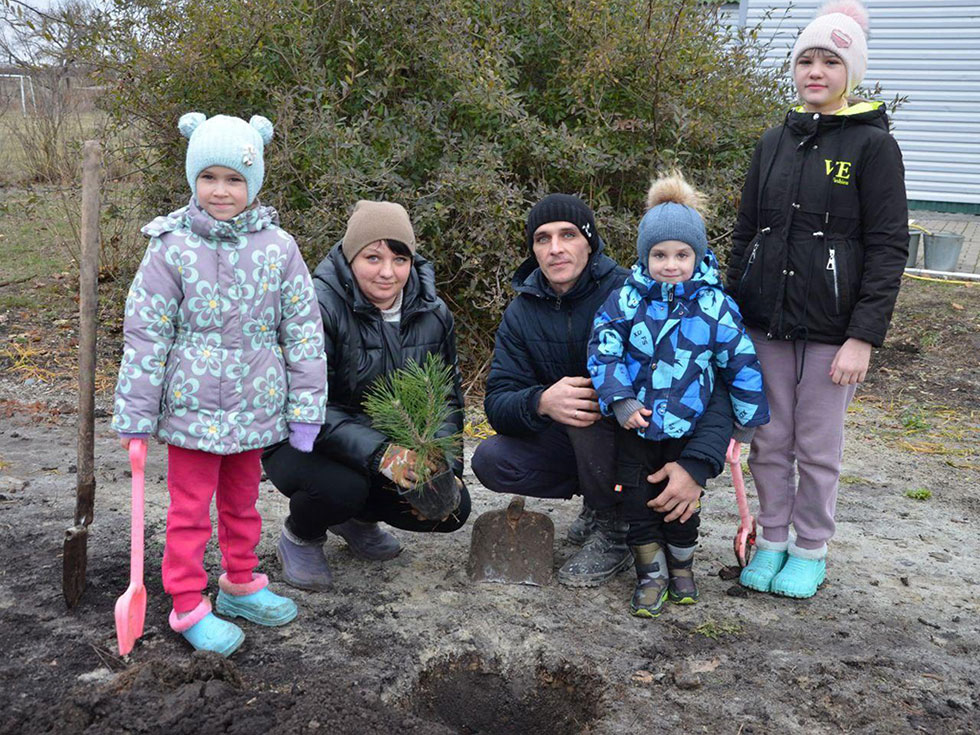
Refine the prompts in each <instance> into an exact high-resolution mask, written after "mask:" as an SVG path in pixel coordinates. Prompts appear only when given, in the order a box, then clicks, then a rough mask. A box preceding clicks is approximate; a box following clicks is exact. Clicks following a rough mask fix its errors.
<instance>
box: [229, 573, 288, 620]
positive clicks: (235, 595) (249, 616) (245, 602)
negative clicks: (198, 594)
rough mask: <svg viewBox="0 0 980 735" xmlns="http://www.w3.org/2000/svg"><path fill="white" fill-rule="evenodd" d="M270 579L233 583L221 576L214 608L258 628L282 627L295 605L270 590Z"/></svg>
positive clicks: (258, 575) (261, 575) (263, 577)
mask: <svg viewBox="0 0 980 735" xmlns="http://www.w3.org/2000/svg"><path fill="white" fill-rule="evenodd" d="M268 585H269V578H268V577H266V576H265V575H264V574H256V575H255V576H254V577H253V579H252V581H251V582H248V583H246V584H235V583H233V582H229V581H228V576H227V575H226V574H222V575H221V577H220V578H219V579H218V586H219V587H220V588H221V589H220V591H219V592H218V599H217V600H216V601H215V609H216V610H217V611H218V612H219V613H220V614H222V615H227V616H228V617H231V618H245V619H246V620H249V621H251V622H253V623H257V624H258V625H265V626H269V627H275V626H279V625H285V624H286V623H288V622H290V621H291V620H292V619H293V618H295V617H296V614H297V612H298V611H297V609H296V603H295V602H293V601H292V600H290V599H289V598H288V597H281V596H279V595H277V594H276V593H274V592H273V591H272V590H270V589H269V587H268Z"/></svg>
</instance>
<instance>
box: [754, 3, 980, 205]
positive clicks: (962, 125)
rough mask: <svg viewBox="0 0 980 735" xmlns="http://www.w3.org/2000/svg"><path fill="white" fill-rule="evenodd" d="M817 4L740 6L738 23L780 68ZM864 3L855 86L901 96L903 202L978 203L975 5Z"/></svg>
mask: <svg viewBox="0 0 980 735" xmlns="http://www.w3.org/2000/svg"><path fill="white" fill-rule="evenodd" d="M824 1H825V0H794V1H793V2H792V3H790V2H786V1H785V0H741V4H740V8H739V19H740V22H741V23H742V24H743V25H748V26H750V27H753V26H755V25H757V24H760V23H761V25H762V31H761V33H760V38H762V39H764V40H766V39H770V38H771V39H772V47H771V52H770V59H771V60H772V62H773V63H778V64H783V63H785V62H786V60H787V59H788V56H789V52H790V49H791V48H792V46H793V42H794V41H795V39H796V36H797V34H798V33H799V30H800V29H801V28H802V27H803V26H805V25H806V24H807V23H808V22H809V21H810V20H811V19H812V18H813V16H814V13H815V12H816V9H817V8H818V7H819V6H820V5H823V3H824ZM865 5H866V6H867V8H868V12H869V14H870V16H871V34H870V38H869V41H868V45H869V57H870V58H869V62H868V73H867V75H866V76H865V81H864V85H863V86H865V87H868V88H871V87H873V86H874V84H875V82H880V83H881V86H882V94H883V98H884V99H886V100H890V99H892V98H893V97H894V96H895V95H896V94H899V95H903V96H908V101H907V102H906V103H905V104H904V105H903V106H902V107H901V108H900V109H899V110H898V112H897V113H896V114H895V116H894V118H893V122H894V126H895V127H894V132H895V137H896V138H897V139H898V142H899V144H900V145H901V147H902V154H903V157H904V159H905V168H906V175H905V183H906V187H907V189H908V197H909V199H910V200H918V201H924V202H945V203H958V204H968V205H980V2H977V0H866V2H865ZM787 7H789V11H787ZM767 12H768V13H769V15H768V16H767ZM971 209H972V207H971Z"/></svg>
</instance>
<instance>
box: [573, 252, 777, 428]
mask: <svg viewBox="0 0 980 735" xmlns="http://www.w3.org/2000/svg"><path fill="white" fill-rule="evenodd" d="M719 279H720V277H719V274H718V263H717V261H716V260H715V256H714V254H712V253H711V252H710V251H709V252H708V254H707V256H706V257H705V258H704V259H703V260H702V261H701V263H700V264H699V265H698V269H697V270H696V271H695V272H694V274H693V276H692V277H691V279H690V280H687V281H684V282H683V283H677V284H670V283H658V282H657V281H654V280H653V279H652V278H650V276H649V275H648V274H647V272H646V270H645V269H644V268H643V267H641V265H640V264H639V263H636V264H635V265H634V266H633V270H632V272H631V273H630V276H629V277H628V278H627V279H626V283H624V284H623V285H622V286H621V287H620V288H618V289H616V290H614V291H612V293H610V294H609V297H608V298H607V299H606V302H605V303H604V304H603V305H602V307H601V308H600V309H599V311H598V312H597V313H596V315H595V323H594V326H593V331H592V339H591V340H590V341H589V359H588V368H589V375H590V376H591V377H592V383H593V385H594V386H595V390H596V393H597V394H598V396H599V407H600V409H601V410H602V412H603V413H604V414H606V415H610V414H611V413H612V404H613V403H615V402H616V401H621V400H625V399H635V400H637V401H639V402H640V403H642V404H643V405H644V406H645V407H646V408H648V409H650V410H651V411H652V412H653V415H652V416H650V418H649V423H650V425H649V426H648V427H647V428H646V429H637V433H638V434H639V435H640V436H642V437H644V438H646V439H650V440H651V441H661V440H663V439H666V438H679V437H682V436H687V435H689V434H691V433H692V432H693V430H694V426H695V425H696V424H697V421H698V419H699V418H700V417H701V415H702V414H703V413H704V410H705V407H706V406H707V404H708V399H709V397H710V396H711V391H712V390H713V388H714V381H715V371H716V370H718V371H719V372H721V375H722V377H723V378H724V380H725V383H726V384H727V385H728V392H729V395H730V396H731V401H732V408H733V409H734V412H735V420H736V421H737V422H738V423H740V424H741V425H742V426H746V427H749V426H760V425H762V424H765V423H768V421H769V404H768V402H767V401H766V394H765V391H764V389H763V385H762V370H761V367H760V365H759V360H758V358H757V357H756V354H755V348H754V347H753V345H752V340H751V339H750V338H749V336H748V335H747V334H746V333H745V328H744V327H743V326H742V317H741V315H740V314H739V311H738V307H737V306H736V305H735V302H734V301H733V300H732V299H731V298H730V297H728V296H726V295H725V293H724V292H723V291H722V290H721V283H720V280H719Z"/></svg>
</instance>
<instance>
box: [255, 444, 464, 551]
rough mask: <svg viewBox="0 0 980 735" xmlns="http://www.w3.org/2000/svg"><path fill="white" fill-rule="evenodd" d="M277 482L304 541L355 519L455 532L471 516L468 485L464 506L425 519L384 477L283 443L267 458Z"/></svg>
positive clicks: (293, 527)
mask: <svg viewBox="0 0 980 735" xmlns="http://www.w3.org/2000/svg"><path fill="white" fill-rule="evenodd" d="M262 466H263V467H264V468H265V472H266V474H267V475H268V476H269V479H270V480H272V484H273V485H275V486H276V488H277V489H278V490H279V492H281V493H282V494H283V495H285V496H286V497H288V498H289V519H288V521H287V523H288V525H289V530H290V531H292V532H293V533H294V534H296V535H297V536H299V537H300V538H301V539H307V540H312V539H316V538H319V537H321V536H323V534H325V533H326V532H327V527H328V526H333V525H336V524H338V523H343V522H344V521H346V520H349V519H351V518H356V519H357V520H360V521H369V522H373V521H384V522H385V523H387V524H388V525H389V526H394V527H395V528H401V529H403V530H405V531H421V532H430V531H435V532H438V533H449V532H451V531H456V530H458V529H459V528H461V527H462V525H463V524H464V523H465V522H466V519H467V517H469V514H470V495H469V493H468V492H467V491H466V488H465V487H464V488H463V489H462V491H461V492H460V501H459V507H458V508H456V510H455V511H454V512H453V514H452V515H450V516H449V517H448V518H446V519H445V520H442V521H439V520H422V519H420V518H418V517H416V516H415V515H413V514H412V508H411V506H410V505H409V504H408V503H407V502H406V501H405V500H403V499H402V498H401V496H400V495H398V493H397V492H396V491H395V486H394V485H393V484H392V483H391V482H389V481H388V479H387V478H386V477H384V476H383V475H375V476H373V477H369V476H368V475H366V474H364V473H361V472H358V471H356V470H354V469H352V468H351V467H348V466H347V465H345V464H342V463H341V462H338V461H336V460H335V459H333V458H331V457H330V456H328V455H326V454H321V453H319V452H317V451H316V450H314V451H313V452H312V453H310V454H307V453H305V452H300V451H297V450H295V449H293V448H292V447H291V446H289V445H288V444H283V445H281V446H280V447H279V448H277V449H275V450H274V451H271V452H267V453H266V455H265V456H264V457H263V458H262Z"/></svg>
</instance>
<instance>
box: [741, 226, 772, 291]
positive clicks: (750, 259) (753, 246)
mask: <svg viewBox="0 0 980 735" xmlns="http://www.w3.org/2000/svg"><path fill="white" fill-rule="evenodd" d="M768 233H769V228H768V227H765V228H763V229H761V230H759V231H758V232H757V233H756V234H755V237H754V238H752V242H750V243H749V245H748V247H747V248H745V254H744V255H743V258H742V264H741V265H742V277H741V278H740V279H739V281H738V289H737V291H736V294H737V295H738V296H742V295H743V294H746V293H748V292H749V287H750V285H752V284H755V283H758V284H759V289H760V293H761V287H762V281H761V278H760V277H759V271H761V270H762V268H761V263H760V264H759V267H756V261H757V260H759V258H760V257H761V252H760V251H761V250H762V248H763V247H764V245H765V241H766V235H767V234H768Z"/></svg>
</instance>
